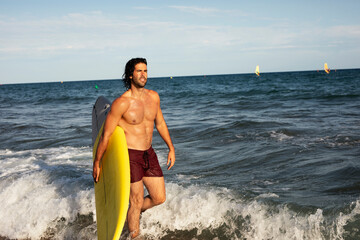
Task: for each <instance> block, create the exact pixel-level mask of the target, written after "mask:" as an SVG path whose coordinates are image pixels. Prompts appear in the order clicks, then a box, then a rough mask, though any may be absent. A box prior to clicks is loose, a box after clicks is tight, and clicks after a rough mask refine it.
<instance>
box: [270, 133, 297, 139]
mask: <svg viewBox="0 0 360 240" xmlns="http://www.w3.org/2000/svg"><path fill="white" fill-rule="evenodd" d="M270 136H271V137H272V138H275V139H277V140H278V141H284V140H288V139H292V138H293V137H292V136H289V135H286V134H285V133H282V132H276V131H271V132H270Z"/></svg>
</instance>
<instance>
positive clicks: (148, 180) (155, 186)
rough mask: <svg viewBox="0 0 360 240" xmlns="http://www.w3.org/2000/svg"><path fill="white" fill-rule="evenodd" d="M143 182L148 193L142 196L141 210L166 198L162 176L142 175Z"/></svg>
mask: <svg viewBox="0 0 360 240" xmlns="http://www.w3.org/2000/svg"><path fill="white" fill-rule="evenodd" d="M143 182H144V185H145V187H146V189H147V190H148V192H149V195H148V196H146V197H145V198H144V202H143V205H142V208H141V211H142V212H144V211H145V210H147V209H149V208H152V207H154V206H156V205H159V204H162V203H164V202H165V200H166V193H165V181H164V177H143Z"/></svg>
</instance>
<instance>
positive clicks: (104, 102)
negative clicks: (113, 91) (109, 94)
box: [92, 96, 111, 146]
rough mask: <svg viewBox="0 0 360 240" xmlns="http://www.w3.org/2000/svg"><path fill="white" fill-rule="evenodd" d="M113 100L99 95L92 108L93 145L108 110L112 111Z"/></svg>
mask: <svg viewBox="0 0 360 240" xmlns="http://www.w3.org/2000/svg"><path fill="white" fill-rule="evenodd" d="M110 107H111V102H110V101H109V100H108V99H107V98H105V97H104V96H100V97H98V99H97V100H96V102H95V104H94V106H93V110H92V145H93V146H94V143H95V141H96V137H97V133H98V132H99V131H100V128H101V126H102V124H103V123H104V121H105V119H106V116H107V114H108V112H109V111H110Z"/></svg>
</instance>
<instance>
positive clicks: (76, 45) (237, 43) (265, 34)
mask: <svg viewBox="0 0 360 240" xmlns="http://www.w3.org/2000/svg"><path fill="white" fill-rule="evenodd" d="M172 8H176V9H178V10H181V11H189V12H193V13H195V12H197V13H203V14H212V13H219V12H220V11H221V10H219V9H214V8H198V7H185V6H172ZM0 36H1V38H0V57H1V59H6V58H7V57H24V56H27V57H44V58H48V57H51V56H56V55H69V54H75V53H78V52H81V53H84V54H98V53H99V52H100V53H102V52H121V53H126V52H133V51H140V50H142V51H145V50H146V49H148V51H149V52H153V54H155V52H156V53H157V54H164V53H163V52H165V51H166V52H170V53H171V54H172V55H174V54H175V55H177V56H179V57H181V56H184V55H189V56H190V55H191V54H193V53H194V52H197V53H198V54H200V55H199V57H200V58H201V57H204V56H205V55H206V56H207V55H209V54H210V53H211V52H212V51H217V52H222V51H223V52H224V53H225V54H226V53H228V52H239V51H247V52H251V51H260V50H261V51H271V50H276V49H301V48H311V47H317V46H322V45H323V43H324V42H325V43H331V44H341V43H342V42H343V41H344V38H349V39H350V40H352V41H354V42H358V41H359V40H360V27H359V26H330V27H328V28H317V27H316V26H305V27H301V26H293V25H291V26H290V25H282V24H279V25H276V24H273V25H271V26H266V27H264V26H253V27H248V26H238V25H237V26H228V25H224V24H223V25H221V24H219V23H217V24H216V25H212V24H210V23H209V24H208V25H204V24H185V23H182V22H172V21H155V20H152V19H150V20H149V19H147V20H142V18H140V17H139V18H135V19H134V17H132V18H130V17H127V16H121V17H119V16H111V15H106V14H104V13H103V12H100V11H98V12H89V13H69V14H67V15H64V16H62V17H52V18H46V19H44V18H42V19H31V20H28V19H10V18H4V17H2V18H0ZM348 41H349V40H348Z"/></svg>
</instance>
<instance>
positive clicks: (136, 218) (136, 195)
mask: <svg viewBox="0 0 360 240" xmlns="http://www.w3.org/2000/svg"><path fill="white" fill-rule="evenodd" d="M143 204H144V185H143V181H141V180H140V181H138V182H134V183H131V184H130V207H129V210H128V214H127V220H128V226H129V231H130V235H131V237H132V238H135V237H136V236H138V235H139V233H140V231H139V230H140V213H141V209H142V206H143Z"/></svg>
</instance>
